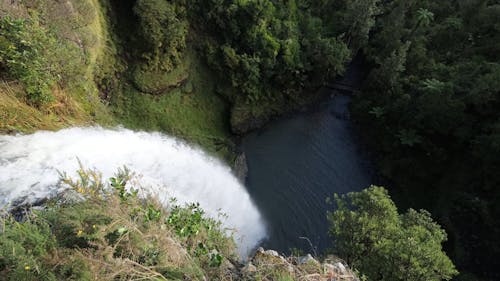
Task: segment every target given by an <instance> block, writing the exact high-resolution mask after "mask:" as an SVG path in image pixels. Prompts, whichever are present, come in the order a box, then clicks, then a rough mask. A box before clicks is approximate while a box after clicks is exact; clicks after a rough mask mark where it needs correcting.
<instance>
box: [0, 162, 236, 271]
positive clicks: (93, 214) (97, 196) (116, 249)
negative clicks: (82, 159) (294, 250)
mask: <svg viewBox="0 0 500 281" xmlns="http://www.w3.org/2000/svg"><path fill="white" fill-rule="evenodd" d="M131 177H132V174H131V173H129V172H128V170H127V169H126V168H125V169H121V170H119V171H118V173H117V174H116V175H115V176H114V177H113V178H111V179H110V181H109V182H105V181H102V177H101V175H100V174H99V173H97V172H95V171H91V170H85V169H83V168H81V169H80V170H79V171H78V178H77V179H72V178H68V177H67V176H65V175H62V178H61V180H62V184H63V185H65V186H67V187H69V189H70V190H71V191H66V192H73V193H76V194H77V195H78V196H77V197H78V198H77V199H75V200H72V201H67V200H64V201H59V200H58V199H56V200H55V201H54V202H50V203H48V205H47V208H46V209H45V210H43V211H40V212H36V213H30V214H29V215H28V216H27V217H25V218H24V220H23V221H22V222H16V221H15V220H14V219H13V218H11V217H9V216H7V217H2V218H0V223H1V226H2V227H1V229H0V231H1V232H0V234H1V235H0V276H1V277H0V280H12V281H14V280H15V281H18V280H20V281H28V280H51V281H52V280H137V279H140V280H167V279H168V280H170V278H174V279H175V280H177V279H179V278H180V279H186V278H187V279H188V280H201V279H202V278H206V277H208V278H210V279H214V278H216V279H218V278H223V276H224V274H226V272H224V268H222V264H223V261H224V259H225V258H226V257H230V258H234V257H235V253H234V241H233V240H232V238H231V237H229V236H227V235H226V231H225V230H223V229H222V228H221V223H220V222H218V221H216V220H213V219H209V218H207V217H206V216H205V214H204V212H203V210H202V209H201V208H200V206H199V205H198V204H192V205H189V206H186V207H180V206H176V205H173V206H172V207H171V210H167V209H165V208H164V207H163V206H162V205H161V204H160V203H159V202H158V201H157V200H156V199H155V198H153V197H147V198H139V197H137V196H135V195H132V194H131V193H128V192H127V190H135V189H134V188H133V187H130V186H129V185H130V181H129V180H130V179H131ZM174 233H177V234H174ZM204 276H206V277H204Z"/></svg>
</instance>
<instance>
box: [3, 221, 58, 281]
mask: <svg viewBox="0 0 500 281" xmlns="http://www.w3.org/2000/svg"><path fill="white" fill-rule="evenodd" d="M0 222H2V229H1V233H0V275H2V276H3V277H0V279H1V280H12V281H14V280H16V281H17V280H19V281H28V280H56V278H55V276H54V274H53V273H52V272H51V268H50V266H48V265H47V264H46V263H45V260H44V259H45V258H46V257H47V255H49V254H50V253H51V252H52V251H53V250H54V249H55V240H54V238H53V237H52V236H51V233H50V228H49V225H48V224H47V223H46V222H45V221H43V220H40V219H38V218H36V216H33V217H29V218H27V220H26V221H25V222H24V223H19V222H16V221H15V220H14V219H12V218H6V219H0ZM4 278H5V279H4Z"/></svg>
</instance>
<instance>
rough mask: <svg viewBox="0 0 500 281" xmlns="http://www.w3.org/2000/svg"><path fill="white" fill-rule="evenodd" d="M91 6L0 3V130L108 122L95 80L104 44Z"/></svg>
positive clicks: (92, 4) (109, 122)
mask: <svg viewBox="0 0 500 281" xmlns="http://www.w3.org/2000/svg"><path fill="white" fill-rule="evenodd" d="M95 5H96V3H95V2H94V1H91V0H88V1H67V2H65V3H57V2H46V1H30V3H29V5H28V4H22V3H12V4H7V2H6V3H3V2H2V3H1V4H0V16H1V18H0V79H1V82H2V83H1V84H0V108H1V109H2V112H1V114H2V117H4V118H2V119H1V120H0V131H12V130H14V131H28V132H29V131H33V130H35V129H56V128H61V127H63V126H68V125H73V124H88V123H91V122H93V121H98V122H100V123H102V124H112V123H113V118H112V117H111V116H110V115H109V113H108V110H107V109H106V107H105V106H104V105H103V104H102V102H101V100H100V98H99V92H98V89H97V87H96V85H95V82H94V69H95V67H96V64H97V63H98V59H100V57H101V55H102V53H103V51H102V50H103V48H104V44H103V42H102V40H104V39H103V36H104V34H102V33H101V31H102V30H101V29H100V28H96V26H100V22H101V21H100V18H99V16H100V15H99V14H98V10H97V8H98V7H96V6H95Z"/></svg>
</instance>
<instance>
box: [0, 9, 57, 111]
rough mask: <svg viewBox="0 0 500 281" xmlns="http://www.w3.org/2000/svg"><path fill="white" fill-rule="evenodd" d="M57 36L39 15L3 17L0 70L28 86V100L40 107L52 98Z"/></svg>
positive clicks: (4, 74) (0, 26)
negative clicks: (19, 17) (24, 17)
mask: <svg viewBox="0 0 500 281" xmlns="http://www.w3.org/2000/svg"><path fill="white" fill-rule="evenodd" d="M54 45H55V38H54V37H53V36H50V35H49V34H48V32H47V31H46V30H45V29H44V28H43V27H42V26H41V25H40V23H39V20H38V18H37V16H36V14H33V15H32V16H31V17H30V18H29V19H12V18H10V17H8V16H6V17H2V18H1V19H0V70H2V73H1V74H2V76H4V77H5V76H6V77H9V78H12V79H18V80H19V81H21V82H22V83H23V85H24V86H25V88H26V98H27V100H28V102H29V103H31V104H33V105H36V106H40V105H42V104H44V103H47V102H50V101H51V100H52V99H53V96H52V93H51V87H52V86H53V85H54V83H55V82H56V81H57V77H56V76H55V75H54V73H53V69H52V66H51V63H50V61H49V59H48V58H49V57H50V56H51V52H52V50H51V48H52V46H54Z"/></svg>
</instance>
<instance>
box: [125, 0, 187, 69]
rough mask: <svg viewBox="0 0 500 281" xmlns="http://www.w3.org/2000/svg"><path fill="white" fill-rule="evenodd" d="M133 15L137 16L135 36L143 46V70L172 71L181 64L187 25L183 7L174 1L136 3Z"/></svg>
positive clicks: (140, 1)
mask: <svg viewBox="0 0 500 281" xmlns="http://www.w3.org/2000/svg"><path fill="white" fill-rule="evenodd" d="M134 13H135V14H136V15H137V16H138V17H139V26H140V27H139V28H140V32H139V34H140V36H141V39H143V40H144V42H143V43H145V44H143V46H146V49H145V50H144V52H143V54H142V57H143V58H144V59H145V60H146V66H145V67H143V68H145V69H148V70H157V71H158V70H161V71H165V72H169V71H172V70H173V69H174V68H175V67H176V66H177V65H178V64H179V63H180V62H181V59H182V51H183V50H184V48H185V47H186V34H187V27H188V23H187V21H186V19H185V17H186V12H185V9H184V7H183V6H181V5H178V4H176V3H175V1H165V0H139V1H137V2H136V3H135V5H134Z"/></svg>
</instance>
